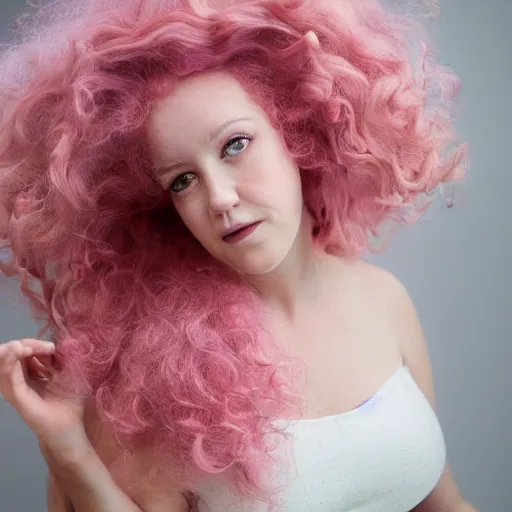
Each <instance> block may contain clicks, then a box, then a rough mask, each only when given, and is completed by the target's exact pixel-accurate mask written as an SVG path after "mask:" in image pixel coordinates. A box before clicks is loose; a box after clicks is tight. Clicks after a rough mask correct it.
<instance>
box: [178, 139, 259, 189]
mask: <svg viewBox="0 0 512 512" xmlns="http://www.w3.org/2000/svg"><path fill="white" fill-rule="evenodd" d="M241 140H247V141H248V145H249V144H250V143H251V142H252V140H253V137H251V136H250V135H247V134H246V133H237V134H235V135H233V136H232V137H230V139H229V140H228V142H226V144H224V146H223V147H222V151H221V158H235V157H236V156H238V154H240V153H244V152H245V150H246V149H247V147H246V148H245V149H244V150H242V151H240V153H238V154H237V155H233V156H232V157H230V156H229V155H225V153H226V150H227V149H228V148H229V147H230V146H233V145H234V144H236V143H237V142H239V141H241ZM188 174H192V173H191V172H184V173H183V174H180V175H179V176H177V177H176V178H175V179H174V180H173V181H172V183H171V185H170V186H169V190H170V191H171V192H174V193H175V194H179V193H180V192H185V191H186V190H187V188H188V186H187V187H186V188H185V189H184V190H180V191H176V192H175V191H173V190H172V187H173V186H174V184H175V183H176V182H177V181H178V180H179V179H181V178H183V177H184V176H187V175H188Z"/></svg>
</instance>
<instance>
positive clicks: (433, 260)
mask: <svg viewBox="0 0 512 512" xmlns="http://www.w3.org/2000/svg"><path fill="white" fill-rule="evenodd" d="M333 1H334V0H333ZM404 1H405V0H404ZM23 4H24V2H23V0H2V4H1V6H0V20H3V21H2V22H0V23H1V24H2V26H1V29H2V30H3V32H2V33H1V36H2V38H5V37H6V34H7V26H8V20H9V19H10V18H11V17H12V16H13V15H14V14H15V12H16V11H17V10H18V9H19V8H20V7H21V6H22V5H23ZM441 8H442V14H443V15H442V17H441V20H440V21H439V22H438V24H437V27H436V32H437V34H438V46H439V53H440V58H441V61H442V62H444V63H447V64H449V65H452V66H453V67H454V68H455V70H456V71H457V73H458V74H459V76H460V77H461V80H462V83H463V101H464V106H463V113H462V115H461V116H460V118H459V121H458V126H459V130H460V132H461V134H462V136H463V137H464V138H465V139H467V140H468V141H469V142H470V143H471V145H472V157H471V160H472V165H471V170H470V174H469V176H468V179H467V191H468V195H469V200H468V201H467V204H466V205H464V206H460V207H458V208H455V209H451V210H447V209H442V210H440V211H438V212H437V213H436V214H435V215H429V216H427V219H426V220H424V221H422V222H420V223H419V224H418V225H416V226H415V227H413V228H409V229H407V230H403V231H402V232H401V233H400V234H399V236H398V237H397V238H396V241H395V243H394V245H393V246H392V247H391V249H390V250H389V251H388V252H387V253H386V254H385V255H384V256H379V257H374V258H372V260H373V261H374V262H376V263H378V264H380V265H382V266H384V267H386V268H388V269H390V270H391V271H393V272H394V273H395V274H396V275H397V276H398V277H399V278H400V279H401V280H402V281H403V282H404V283H405V284H406V286H407V287H408V289H409V292H410V294H411V295H412V297H413V299H414V301H415V303H416V306H417V309H418V312H419V315H420V318H421V320H422V323H423V326H424V329H425V332H426V335H427V340H428V343H429V346H430V350H431V355H432V362H433V369H434V377H435V383H436V390H437V403H438V412H439V417H440V420H441V423H442V425H443V428H444V432H445V435H446V440H447V445H448V455H449V459H450V462H451V465H452V467H453V470H454V473H455V476H456V479H457V481H458V483H459V486H460V488H461V490H462V493H463V494H464V496H465V497H466V498H467V499H468V500H469V501H471V502H472V503H474V504H475V506H477V507H478V508H480V509H481V510H482V512H484V511H489V512H506V511H508V510H511V509H512V476H511V475H512V462H511V461H512V433H511V428H512V427H511V425H512V405H511V398H510V391H511V384H512V380H511V379H512V378H511V377H510V373H509V370H510V368H509V366H510V364H511V363H512V344H511V341H512V311H511V304H512V277H511V272H510V261H509V260H510V255H511V254H512V229H511V228H510V227H509V223H510V220H511V206H510V203H509V198H510V191H511V190H512V172H511V168H510V162H509V150H510V148H511V147H512V141H511V140H510V135H511V130H510V122H511V118H512V108H511V100H510V97H509V90H510V84H511V83H512V72H511V67H512V66H511V64H512V58H511V56H510V54H511V50H512V36H511V35H510V32H509V30H510V25H509V24H510V20H511V19H512V2H510V0H492V1H487V2H483V1H482V0H444V1H443V0H442V1H441ZM0 72H1V71H0ZM15 290H16V287H15V286H14V283H11V282H7V280H6V279H5V278H2V277H0V326H1V334H0V338H2V339H4V340H9V339H16V338H19V337H27V336H34V335H35V334H36V332H37V331H36V329H35V324H34V323H33V322H32V321H31V319H30V318H29V316H28V314H27V311H26V309H25V308H24V306H23V305H22V303H21V302H20V303H19V304H17V302H18V298H17V297H18V294H17V292H16V291H15ZM7 299H9V303H8V302H7ZM44 478H45V466H44V463H43V461H42V459H41V457H40V455H39V453H38V449H37V442H36V440H35V438H34V437H33V436H32V435H31V433H30V431H29V430H28V429H27V428H26V427H25V426H24V424H23V423H21V421H19V420H18V419H17V417H16V415H15V414H14V412H13V411H11V410H10V409H9V407H8V406H7V405H6V404H5V403H2V402H1V401H0V511H1V512H28V511H30V512H39V511H43V510H45V506H44V499H45V498H44V496H45V482H44ZM383 512H384V511H383Z"/></svg>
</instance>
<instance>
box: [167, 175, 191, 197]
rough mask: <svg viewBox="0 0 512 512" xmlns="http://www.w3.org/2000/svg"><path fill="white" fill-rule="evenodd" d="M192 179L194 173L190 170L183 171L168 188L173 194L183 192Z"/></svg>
mask: <svg viewBox="0 0 512 512" xmlns="http://www.w3.org/2000/svg"><path fill="white" fill-rule="evenodd" d="M193 179H194V174H192V173H191V172H185V173H183V174H180V175H179V176H178V177H177V178H176V179H175V180H174V181H173V182H172V183H171V186H170V187H169V190H170V191H171V192H174V193H175V194H179V193H180V192H184V191H185V190H186V189H187V188H188V187H189V186H190V183H192V181H193Z"/></svg>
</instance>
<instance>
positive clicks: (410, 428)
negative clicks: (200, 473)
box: [197, 366, 446, 512]
mask: <svg viewBox="0 0 512 512" xmlns="http://www.w3.org/2000/svg"><path fill="white" fill-rule="evenodd" d="M278 422H284V423H282V426H283V427H284V428H286V430H287V431H288V432H289V433H290V434H291V435H292V438H291V439H292V442H291V443H287V444H286V446H288V447H289V449H291V450H292V454H291V455H292V457H293V464H290V463H289V462H288V463H287V464H286V465H285V464H284V463H283V464H282V465H280V464H279V463H277V464H276V466H275V470H274V472H273V473H272V475H269V478H270V482H271V483H272V485H273V486H274V488H275V490H276V493H275V494H274V498H275V500H276V501H277V503H278V507H279V508H278V510H279V511H282V512H409V511H410V510H412V509H413V508H414V507H415V506H417V505H418V504H419V503H421V501H423V500H424V499H425V498H426V497H427V496H428V494H430V492H431V491H432V490H433V489H434V487H435V486H436V484H437V482H438V481H439V479H440V477H441V474H442V472H443V470H444V467H445V463H446V449H445V442H444V437H443V433H442V430H441V426H440V424H439V421H438V418H437V416H436V414H435V412H434V410H433V409H432V407H431V406H430V403H429V402H428V400H427V399H426V398H425V396H424V394H423V393H422V391H421V390H420V389H419V387H418V386H417V384H416V382H415V381H414V379H413V378H412V376H411V374H410V372H409V370H408V369H407V367H405V366H403V367H401V368H399V369H398V370H397V371H396V372H395V373H394V374H393V375H392V376H391V377H390V378H389V380H388V381H387V382H386V383H385V384H384V385H383V386H382V387H381V389H380V390H379V391H378V392H377V393H376V394H375V395H374V396H373V397H372V398H371V399H370V400H368V401H366V402H365V403H364V404H363V405H361V406H359V407H358V408H357V409H354V410H352V411H349V412H347V413H342V414H338V415H334V416H326V417H323V418H318V419H300V420H278ZM277 453H278V452H277ZM283 453H284V452H283ZM288 455H290V454H289V453H288ZM283 460H284V458H283ZM288 461H289V458H288ZM197 495H198V497H199V511H200V512H265V511H266V510H267V509H268V504H266V503H263V502H260V501H256V500H251V499H248V498H245V497H244V498H242V497H241V496H240V495H239V494H237V493H236V492H235V491H234V489H233V487H232V485H231V484H230V479H229V478H228V474H227V473H224V474H219V475H215V476H208V477H207V478H205V479H204V480H202V481H201V482H200V484H199V487H198V492H197Z"/></svg>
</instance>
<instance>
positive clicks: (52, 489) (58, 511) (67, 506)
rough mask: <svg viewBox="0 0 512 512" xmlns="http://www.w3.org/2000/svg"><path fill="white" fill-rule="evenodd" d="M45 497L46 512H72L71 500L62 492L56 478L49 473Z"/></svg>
mask: <svg viewBox="0 0 512 512" xmlns="http://www.w3.org/2000/svg"><path fill="white" fill-rule="evenodd" d="M46 498H47V501H46V504H47V507H48V512H74V510H73V505H72V504H71V501H69V498H68V497H67V496H66V494H65V493H64V492H62V490H61V488H60V487H59V485H58V483H57V480H56V479H55V477H54V476H53V475H52V474H51V473H49V474H48V484H47V496H46Z"/></svg>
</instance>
